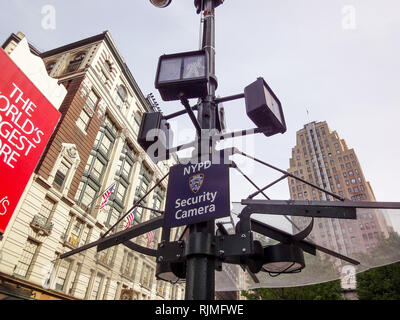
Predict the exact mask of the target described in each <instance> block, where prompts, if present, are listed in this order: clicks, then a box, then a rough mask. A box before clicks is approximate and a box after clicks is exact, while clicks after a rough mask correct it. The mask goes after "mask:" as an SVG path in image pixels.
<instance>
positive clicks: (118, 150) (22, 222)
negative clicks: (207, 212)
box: [0, 31, 184, 300]
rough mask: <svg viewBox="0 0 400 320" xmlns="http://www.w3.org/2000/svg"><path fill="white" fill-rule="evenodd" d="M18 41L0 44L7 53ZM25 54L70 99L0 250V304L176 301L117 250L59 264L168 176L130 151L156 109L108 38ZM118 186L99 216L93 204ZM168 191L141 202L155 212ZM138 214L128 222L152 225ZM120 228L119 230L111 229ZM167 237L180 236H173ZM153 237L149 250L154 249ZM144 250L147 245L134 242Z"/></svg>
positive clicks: (151, 263) (150, 264) (161, 166)
mask: <svg viewBox="0 0 400 320" xmlns="http://www.w3.org/2000/svg"><path fill="white" fill-rule="evenodd" d="M23 37H24V35H23V34H21V33H19V34H17V35H15V34H12V35H11V36H10V37H9V38H8V39H7V40H6V41H5V43H4V44H3V49H4V50H5V52H6V53H8V54H10V53H11V52H12V51H13V49H14V48H15V47H16V46H17V45H18V43H19V41H20V40H21V39H22V38H23ZM31 52H32V54H34V55H36V56H39V57H40V58H42V60H43V62H44V65H45V67H46V70H47V72H48V74H49V75H50V76H51V77H53V78H56V79H58V80H59V83H61V84H63V85H64V86H65V88H66V89H67V91H68V93H67V96H66V97H65V99H64V101H63V103H62V105H61V107H60V108H59V111H60V113H61V114H62V116H61V120H60V122H59V124H58V126H57V127H56V129H55V132H54V134H53V136H52V138H51V140H50V142H49V144H48V146H47V148H46V150H45V152H44V154H43V156H42V158H41V160H40V162H39V164H38V166H37V168H36V170H35V173H34V174H33V175H32V177H31V179H30V181H29V183H28V185H27V187H26V189H25V192H24V194H23V196H22V197H21V200H20V202H19V204H18V207H17V209H16V211H15V212H14V215H13V217H12V219H11V221H10V223H9V225H8V228H7V230H6V232H5V234H4V237H3V239H2V240H1V241H0V252H1V261H0V280H1V281H0V283H1V284H0V295H1V294H3V295H6V296H7V295H9V296H13V297H16V296H18V297H23V298H35V299H91V300H95V299H97V300H102V299H104V300H114V299H120V298H124V299H182V298H183V297H184V288H183V287H182V286H181V285H172V284H168V283H165V282H162V281H157V280H156V278H155V267H156V264H155V260H154V259H153V258H149V257H147V256H144V255H141V254H138V253H136V252H133V251H131V250H129V249H128V248H126V247H125V246H123V245H120V246H116V247H112V248H110V249H108V250H105V251H103V252H100V253H97V252H96V249H95V248H93V249H90V250H87V251H84V252H82V253H80V254H77V255H75V256H72V257H70V258H69V259H65V260H60V259H59V258H58V257H59V256H60V255H61V254H62V253H64V252H68V251H70V250H71V249H74V248H76V247H79V246H82V245H84V244H86V243H89V242H92V241H95V240H97V239H99V238H100V236H101V235H102V234H104V233H105V232H106V231H107V230H108V228H109V227H110V226H112V225H113V224H114V223H115V222H116V221H117V220H118V218H119V217H121V216H122V215H123V214H125V213H126V210H127V209H129V207H130V206H131V205H132V204H133V203H134V201H135V199H138V198H139V197H141V196H142V195H144V194H145V193H146V192H147V191H148V190H150V188H151V187H152V186H154V184H155V183H156V182H157V181H159V180H160V179H161V178H162V177H163V176H164V175H165V174H166V173H167V172H168V168H169V166H171V165H173V164H174V163H175V160H174V159H171V160H168V161H164V162H160V163H158V164H157V165H156V164H154V163H153V162H152V160H151V159H150V158H149V157H148V156H147V154H146V153H145V152H143V150H142V149H141V147H140V146H139V145H138V143H137V134H138V130H139V125H140V122H141V115H142V114H143V113H144V112H152V111H153V108H154V106H153V105H152V103H151V101H150V99H148V98H147V97H146V96H145V95H144V94H143V93H142V91H141V90H140V88H139V87H138V85H137V83H136V81H135V79H134V78H133V76H132V74H131V72H130V71H129V68H128V67H127V65H126V63H125V61H124V59H123V57H122V56H121V54H120V53H119V51H118V49H117V47H116V45H115V43H114V41H113V39H112V37H111V35H110V33H109V32H108V31H106V32H103V33H101V34H98V35H95V36H93V37H90V38H87V39H83V40H80V41H78V42H75V43H71V44H68V45H65V46H62V47H60V48H56V49H53V50H50V51H46V52H40V51H39V50H37V49H35V48H34V47H33V46H31ZM113 183H115V184H116V187H115V190H114V192H113V194H112V195H111V197H110V201H109V202H108V204H107V206H106V207H105V208H104V209H103V210H99V203H100V199H99V198H98V197H99V196H100V198H101V194H102V193H103V192H104V190H106V188H107V187H108V186H110V185H111V184H113ZM166 187H167V182H166V181H164V183H162V184H161V185H160V186H159V187H158V188H156V189H155V190H154V191H153V192H152V193H150V195H149V196H148V197H147V198H146V200H145V206H148V207H153V208H155V209H160V210H161V209H162V208H163V206H164V199H165V195H166ZM154 215H155V213H153V212H152V211H150V210H144V209H138V210H137V212H136V214H135V223H140V222H143V221H146V220H149V219H150V218H153V217H154ZM121 228H123V225H122V223H121V224H120V225H119V230H120V229H121ZM173 231H174V232H173V233H172V236H174V233H176V232H178V230H173ZM160 233H161V232H160V230H157V232H156V233H155V240H154V241H153V242H152V244H151V246H152V247H153V248H155V247H156V245H157V242H158V239H159V238H160V236H161V234H160ZM134 241H135V242H137V243H138V244H141V245H144V246H146V245H147V238H146V236H141V237H139V238H137V239H135V240H134Z"/></svg>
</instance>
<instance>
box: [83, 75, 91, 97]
mask: <svg viewBox="0 0 400 320" xmlns="http://www.w3.org/2000/svg"><path fill="white" fill-rule="evenodd" d="M90 90H92V83H91V82H90V80H89V79H88V78H85V79H84V80H83V82H82V88H81V98H84V97H86V96H87V95H88V94H89V92H90Z"/></svg>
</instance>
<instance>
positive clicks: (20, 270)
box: [14, 239, 39, 278]
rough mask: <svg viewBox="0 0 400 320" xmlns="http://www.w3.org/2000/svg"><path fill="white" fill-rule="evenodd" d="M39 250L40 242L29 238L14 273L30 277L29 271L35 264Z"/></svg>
mask: <svg viewBox="0 0 400 320" xmlns="http://www.w3.org/2000/svg"><path fill="white" fill-rule="evenodd" d="M38 250H39V244H38V243H36V242H34V241H32V240H30V239H28V241H27V242H26V245H25V248H24V250H23V251H22V254H21V257H20V258H19V261H18V263H17V266H16V268H15V271H14V274H15V275H17V276H20V277H23V278H27V277H28V273H29V272H30V269H31V267H32V265H33V262H34V259H35V256H36V255H37V252H38Z"/></svg>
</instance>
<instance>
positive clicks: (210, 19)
mask: <svg viewBox="0 0 400 320" xmlns="http://www.w3.org/2000/svg"><path fill="white" fill-rule="evenodd" d="M215 6H216V1H215V0H204V7H203V8H200V9H202V10H203V12H204V29H203V49H204V50H206V51H207V52H208V55H209V66H210V74H211V80H210V82H209V87H208V95H207V97H206V98H205V99H204V100H203V101H202V103H201V104H200V105H199V109H198V116H197V118H198V122H199V123H200V126H201V129H214V128H216V124H217V122H216V121H217V105H216V104H215V101H214V100H215V90H216V87H217V82H216V78H215V47H214V46H215V20H214V9H215ZM214 79H215V80H214ZM199 141H200V137H199ZM198 151H199V155H200V156H201V155H202V153H203V152H204V151H205V150H200V143H199V150H198ZM207 152H209V150H207ZM189 230H190V236H189V237H188V241H193V242H196V241H199V239H202V235H203V236H204V235H208V236H211V237H214V234H215V221H214V220H212V221H208V222H203V223H198V224H194V225H191V226H190V227H189ZM192 245H194V246H196V244H192ZM209 245H210V246H212V245H213V243H212V242H211V243H210V244H209ZM188 246H191V244H190V243H188ZM211 249H212V248H210V250H209V252H212V250H211ZM185 299H186V300H214V299H215V257H214V256H212V255H207V254H204V253H198V254H197V253H193V254H191V255H189V256H188V257H187V261H186V293H185Z"/></svg>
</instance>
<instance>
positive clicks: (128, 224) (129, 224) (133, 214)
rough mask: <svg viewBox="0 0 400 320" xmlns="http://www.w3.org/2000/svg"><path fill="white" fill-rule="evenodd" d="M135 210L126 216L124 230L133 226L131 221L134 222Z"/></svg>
mask: <svg viewBox="0 0 400 320" xmlns="http://www.w3.org/2000/svg"><path fill="white" fill-rule="evenodd" d="M136 211H137V208H135V210H133V211H132V212H131V213H130V214H129V215H127V216H126V218H125V220H126V225H125V227H124V229H125V230H126V229H129V228H130V227H131V225H132V224H133V221H135V214H136Z"/></svg>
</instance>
